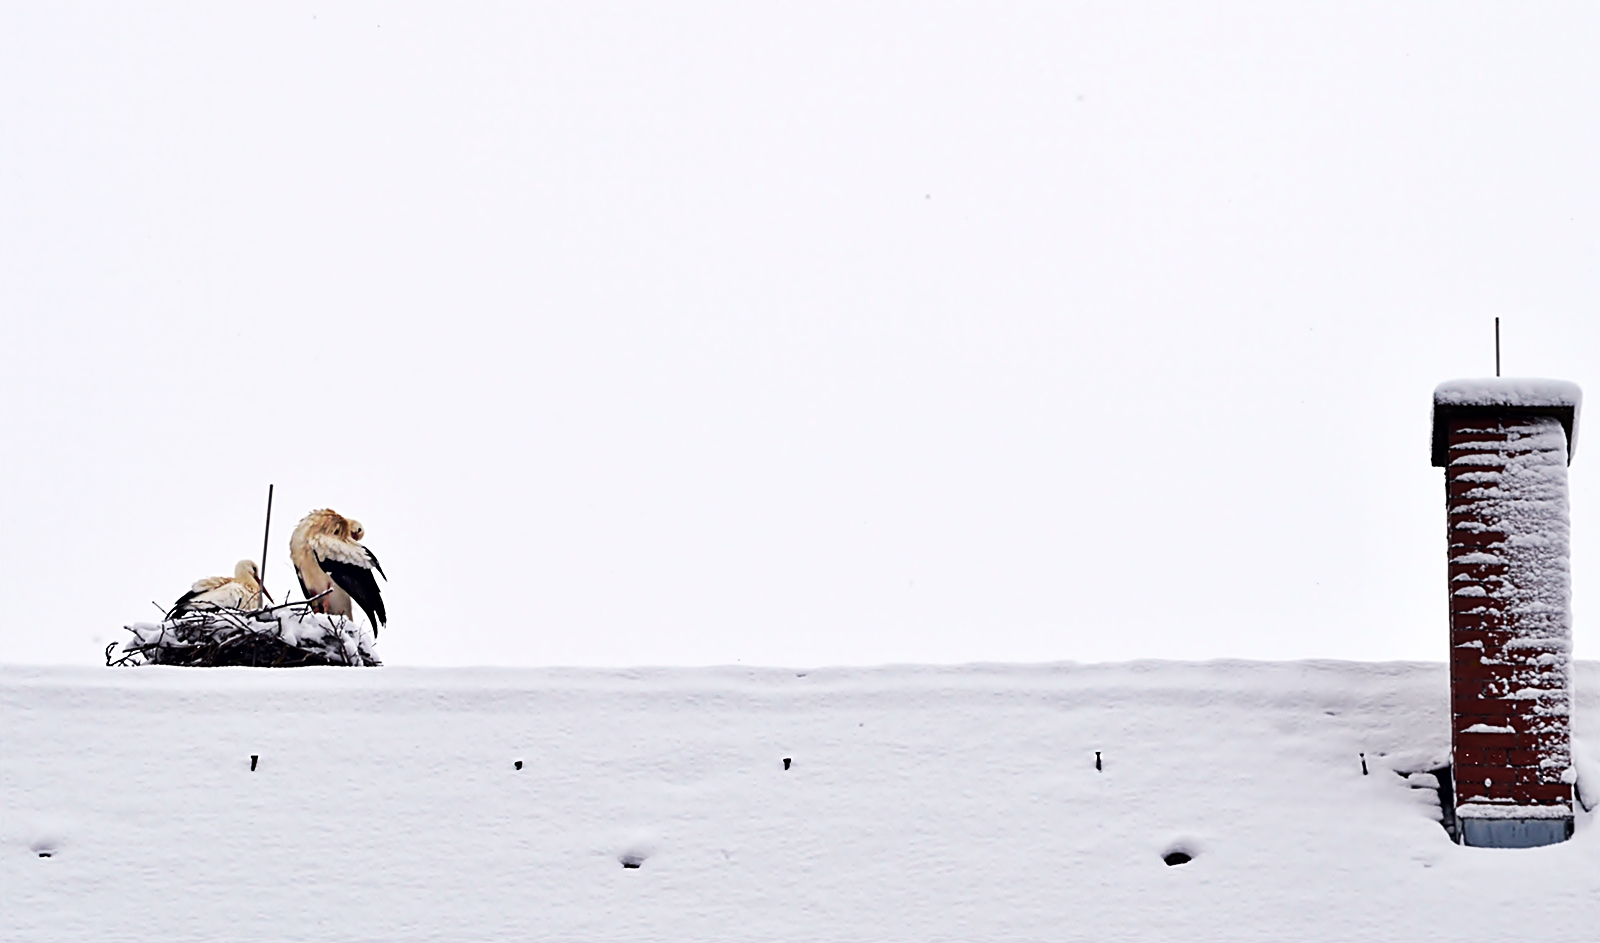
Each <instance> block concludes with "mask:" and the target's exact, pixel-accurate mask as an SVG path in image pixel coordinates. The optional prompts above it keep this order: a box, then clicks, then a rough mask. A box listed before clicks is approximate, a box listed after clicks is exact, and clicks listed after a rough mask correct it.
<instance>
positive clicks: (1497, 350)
mask: <svg viewBox="0 0 1600 943" xmlns="http://www.w3.org/2000/svg"><path fill="white" fill-rule="evenodd" d="M1494 375H1495V376H1499V375H1500V319H1499V318H1495V319H1494Z"/></svg>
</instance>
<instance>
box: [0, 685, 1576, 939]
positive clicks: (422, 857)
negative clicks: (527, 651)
mask: <svg viewBox="0 0 1600 943" xmlns="http://www.w3.org/2000/svg"><path fill="white" fill-rule="evenodd" d="M1574 680H1575V683H1576V687H1577V700H1576V706H1575V717H1574V721H1575V727H1576V731H1577V735H1578V749H1577V758H1578V763H1579V770H1580V780H1579V783H1580V788H1582V789H1583V790H1585V792H1584V795H1586V796H1591V797H1593V796H1594V790H1595V786H1596V784H1597V781H1600V726H1597V723H1600V704H1597V699H1596V691H1597V689H1600V665H1596V664H1595V663H1592V662H1591V663H1579V664H1578V665H1577V666H1576V670H1575V678H1574ZM1448 697H1449V691H1448V686H1447V683H1446V675H1445V669H1444V666H1443V665H1431V664H1351V663H1287V664H1273V663H1239V662H1218V663H1207V664H1175V663H1134V664H1123V665H1100V666H1072V665H1043V666H966V667H948V668H931V667H900V668H881V669H825V670H814V671H782V670H776V669H771V670H747V669H709V670H668V669H647V670H635V671H603V670H524V671H505V670H416V669H410V670H408V669H398V668H383V669H376V670H371V671H351V670H348V669H343V668H326V669H317V668H312V669H298V670H278V671H270V670H251V669H234V668H216V669H183V668H162V667H146V668H133V669H96V670H87V669H23V668H6V669H0V750H3V752H0V755H3V757H4V762H3V763H0V785H3V788H0V849H3V854H0V888H4V891H3V895H4V906H3V907H0V938H3V939H5V940H7V941H12V943H23V941H45V940H49V941H59V940H109V939H116V940H128V941H145V940H149V941H156V940H159V941H163V943H165V941H190V940H221V939H226V940H234V941H268V940H271V941H278V940H286V939H293V940H300V941H335V940H337V941H345V940H430V941H431V940H440V941H443V940H489V939H529V940H534V939H547V940H622V941H628V940H672V941H695V940H753V941H767V940H772V941H777V940H783V941H792V940H799V941H808V940H809V941H824V940H825V941H857V940H859V941H869V940H870V941H899V940H906V941H911V940H915V941H931V940H984V941H1007V940H1018V941H1021V940H1027V941H1049V940H1096V941H1119V940H1163V941H1165V940H1179V939H1181V940H1195V941H1207V940H1228V941H1267V940H1271V941H1280V940H1295V941H1304V943H1314V941H1323V940H1329V941H1331V940H1338V941H1348V940H1364V941H1384V940H1397V941H1398V940H1404V941H1409V943H1415V941H1429V940H1450V941H1458V940H1469V939H1471V940H1540V941H1552V943H1553V941H1567V940H1578V939H1590V938H1592V937H1593V934H1594V931H1595V928H1596V927H1597V926H1600V828H1597V825H1600V823H1597V822H1596V820H1595V815H1594V814H1593V813H1588V812H1580V813H1579V820H1578V831H1577V834H1576V836H1575V837H1574V838H1573V839H1572V840H1571V841H1569V842H1567V843H1565V844H1562V845H1556V846H1551V847H1548V848H1538V849H1531V850H1521V851H1503V850H1493V849H1482V848H1463V847H1459V846H1456V845H1453V844H1451V842H1450V840H1449V838H1448V837H1447V836H1446V834H1445V832H1444V830H1443V829H1442V828H1440V826H1439V824H1438V822H1437V821H1436V819H1437V817H1438V814H1439V810H1438V805H1437V801H1436V796H1435V793H1434V791H1433V789H1431V788H1417V787H1428V786H1432V785H1433V782H1432V779H1431V777H1428V776H1426V775H1417V776H1413V777H1411V778H1410V779H1409V780H1407V779H1405V778H1402V777H1401V776H1400V775H1398V774H1399V773H1409V772H1413V771H1417V770H1423V769H1427V768H1430V767H1434V766H1438V765H1441V764H1442V763H1443V762H1444V760H1445V757H1446V752H1447V749H1448V745H1449V728H1448V723H1447V717H1446V705H1447V699H1448ZM1097 752H1098V753H1099V755H1100V759H1101V768H1100V769H1096V766H1095V757H1096V753H1097ZM1361 754H1365V761H1366V763H1367V766H1368V770H1369V772H1370V775H1362V767H1361V764H1362V756H1361ZM252 755H255V756H257V757H258V760H259V763H258V766H257V768H256V770H255V771H254V772H252V771H251V756H252ZM785 760H788V761H789V762H788V764H787V766H788V768H785V766H786V764H785V762H784V761H785ZM519 762H520V763H521V768H520V769H519V768H517V765H516V764H517V763H519ZM1596 798H1600V797H1596ZM1590 801H1591V802H1593V801H1594V798H1591V799H1590ZM1174 851H1182V852H1184V853H1186V854H1189V855H1191V856H1192V860H1191V861H1189V862H1188V863H1186V864H1180V865H1177V866H1168V865H1166V864H1165V863H1164V862H1163V860H1162V859H1163V855H1166V854H1168V853H1170V852H1174ZM42 854H48V855H49V856H50V857H47V858H46V857H41V855H42ZM628 864H634V865H637V867H627V865H628Z"/></svg>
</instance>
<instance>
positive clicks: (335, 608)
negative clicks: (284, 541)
mask: <svg viewBox="0 0 1600 943" xmlns="http://www.w3.org/2000/svg"><path fill="white" fill-rule="evenodd" d="M364 536H366V529H365V528H363V527H362V526H361V522H360V521H355V520H351V519H350V518H347V517H344V516H343V515H341V514H339V513H338V512H336V511H331V510H328V509H327V508H323V509H322V510H320V511H312V512H311V513H310V514H307V515H306V516H305V518H304V519H303V520H302V521H301V522H300V523H299V524H297V525H295V529H294V533H293V534H292V535H291V536H290V537H289V559H290V560H292V561H293V562H294V571H295V574H296V575H298V576H299V577H300V590H301V592H303V593H305V594H306V598H307V599H314V598H316V597H317V596H318V595H319V594H321V593H324V592H325V593H327V595H326V596H323V597H322V598H321V599H318V600H317V602H316V603H315V605H316V608H317V609H318V610H319V611H321V612H326V613H330V614H332V615H340V616H344V617H346V618H349V617H350V616H351V613H352V607H351V601H352V600H354V602H355V603H356V604H357V605H359V606H360V607H361V610H362V611H363V612H365V613H366V614H367V619H368V621H370V622H371V623H372V634H373V635H374V636H376V635H377V634H378V629H379V627H381V626H383V625H386V624H387V623H388V619H389V617H388V614H387V613H386V612H385V611H384V608H383V594H382V592H381V591H380V590H379V589H378V580H377V577H376V576H374V575H373V574H374V572H376V573H377V574H378V576H383V577H384V579H388V577H387V576H385V575H384V572H383V567H382V566H379V565H378V557H377V555H376V554H374V553H373V552H372V551H371V550H369V549H367V548H366V547H365V546H363V545H361V544H360V543H359V542H358V541H360V540H361V538H362V537H364Z"/></svg>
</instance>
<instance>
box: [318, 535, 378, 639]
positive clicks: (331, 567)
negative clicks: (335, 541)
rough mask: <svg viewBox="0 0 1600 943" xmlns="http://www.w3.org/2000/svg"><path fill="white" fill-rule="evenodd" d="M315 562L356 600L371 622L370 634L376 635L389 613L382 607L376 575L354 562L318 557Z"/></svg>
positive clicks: (369, 553)
mask: <svg viewBox="0 0 1600 943" xmlns="http://www.w3.org/2000/svg"><path fill="white" fill-rule="evenodd" d="M367 553H368V555H369V556H370V555H371V553H372V551H370V550H368V551H367ZM317 563H318V564H320V565H321V566H322V569H323V570H325V571H326V572H327V574H328V576H329V577H331V578H332V579H333V582H334V583H335V584H337V585H338V587H339V588H340V589H342V590H344V591H345V592H347V593H349V594H350V598H351V599H354V600H355V601H356V605H358V606H360V607H361V611H362V612H365V613H366V614H367V620H368V621H370V622H371V623H372V634H373V636H374V637H376V636H377V634H378V628H379V626H383V625H387V624H388V623H389V614H388V613H387V612H385V611H384V609H383V592H382V591H381V590H379V589H378V579H377V577H375V576H373V575H372V571H371V570H369V569H367V568H366V567H364V566H360V565H357V564H354V563H344V562H342V561H339V560H324V559H321V558H318V560H317ZM386 578H387V577H386Z"/></svg>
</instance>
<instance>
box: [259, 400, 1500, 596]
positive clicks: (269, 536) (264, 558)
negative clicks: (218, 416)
mask: <svg viewBox="0 0 1600 943" xmlns="http://www.w3.org/2000/svg"><path fill="white" fill-rule="evenodd" d="M1499 375H1500V374H1499V373H1496V374H1495V376H1499ZM271 540H272V485H267V531H266V533H264V534H262V535H261V591H262V592H263V593H264V592H266V591H267V544H268V542H270V541H271Z"/></svg>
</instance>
